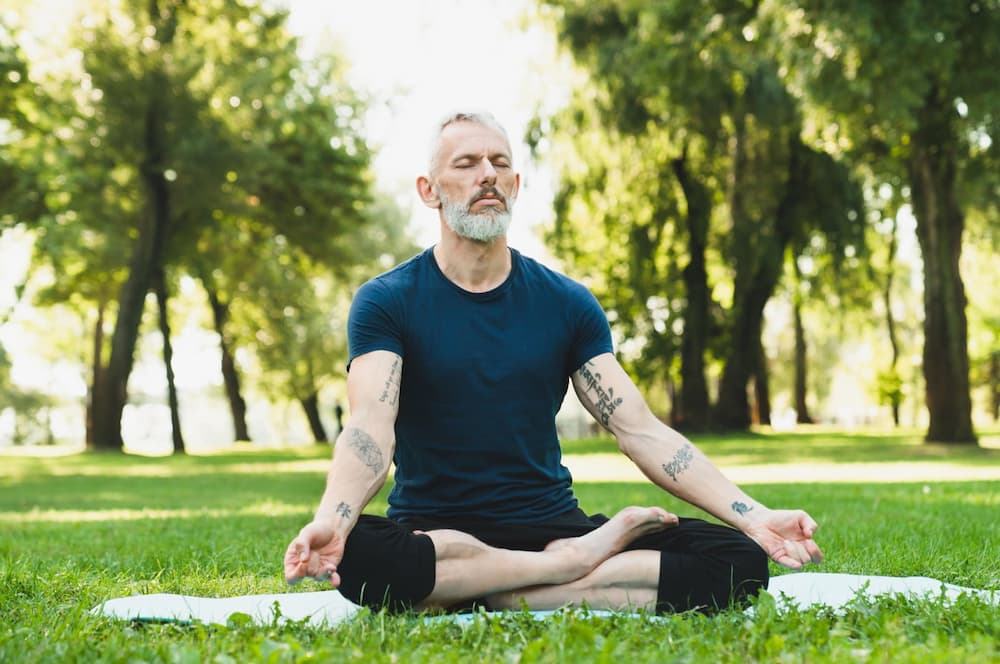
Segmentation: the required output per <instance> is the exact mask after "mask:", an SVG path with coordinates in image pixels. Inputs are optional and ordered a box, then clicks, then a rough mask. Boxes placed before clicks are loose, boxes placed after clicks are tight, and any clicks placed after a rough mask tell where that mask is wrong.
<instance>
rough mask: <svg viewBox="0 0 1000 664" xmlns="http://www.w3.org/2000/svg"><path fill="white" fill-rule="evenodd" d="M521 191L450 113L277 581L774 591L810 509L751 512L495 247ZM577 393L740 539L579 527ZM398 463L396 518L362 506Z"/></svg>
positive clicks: (627, 605)
mask: <svg viewBox="0 0 1000 664" xmlns="http://www.w3.org/2000/svg"><path fill="white" fill-rule="evenodd" d="M519 186H520V175H519V174H518V173H516V172H515V171H514V170H513V161H512V156H511V147H510V142H509V140H508V138H507V135H506V132H505V131H504V130H503V128H502V127H501V126H500V125H499V124H498V123H497V122H496V120H495V119H493V117H492V116H490V115H488V114H464V113H461V114H456V115H453V116H451V117H450V118H448V119H447V120H446V121H445V122H443V123H442V125H441V127H440V131H439V133H438V136H437V140H436V143H435V145H434V149H433V153H432V156H431V161H430V167H429V171H428V175H427V176H421V177H420V178H418V179H417V191H418V193H419V195H420V198H421V199H422V201H423V202H424V204H425V205H427V206H428V207H430V208H434V209H437V210H438V213H439V217H440V226H441V240H440V242H439V243H438V244H437V245H435V246H434V247H432V248H431V249H428V250H426V251H425V252H423V253H421V254H419V255H417V256H415V257H414V258H412V259H410V260H408V261H406V262H405V263H403V264H402V265H400V266H397V267H396V268H395V269H393V270H391V271H389V272H387V273H385V274H383V275H381V276H379V277H376V278H375V279H372V280H371V281H369V282H368V283H366V284H365V285H364V286H362V287H361V289H359V291H358V293H357V295H356V297H355V300H354V302H353V304H352V307H351V315H350V318H349V322H348V337H349V345H350V352H349V355H350V357H349V364H348V370H349V373H348V392H349V399H350V409H351V419H350V421H349V423H348V426H347V427H346V429H345V430H344V431H343V432H342V433H341V434H340V435H339V436H338V438H337V443H336V446H335V449H334V455H333V461H332V463H331V466H330V471H329V475H328V478H327V485H326V490H325V491H324V493H323V497H322V500H321V502H320V505H319V508H318V509H317V512H316V516H315V518H314V519H313V521H312V522H311V523H309V524H308V525H306V526H305V527H304V528H303V529H302V530H301V531H300V533H299V534H298V536H297V537H296V538H295V539H293V540H292V542H291V543H290V544H289V546H288V549H287V551H286V554H285V559H284V567H285V577H286V579H287V580H288V581H289V583H295V582H297V581H299V580H301V579H303V578H305V577H309V578H314V579H318V580H327V579H328V580H329V581H330V583H332V584H333V585H334V586H337V587H339V588H340V590H341V592H342V593H343V594H344V595H345V596H346V597H348V598H349V599H351V600H353V601H355V602H358V603H361V604H365V605H369V606H372V607H383V606H385V607H388V608H390V609H393V610H399V609H407V608H416V609H440V608H444V609H447V608H455V607H461V606H468V605H470V604H472V603H479V604H483V605H485V606H487V607H489V608H506V607H518V606H521V603H522V602H526V603H527V605H528V606H529V607H531V608H532V609H550V608H556V607H559V606H564V605H567V604H581V603H586V604H587V605H588V606H590V607H592V608H610V609H633V610H634V609H645V610H651V611H652V610H655V611H661V612H663V611H685V610H690V609H697V610H703V611H712V610H716V609H720V608H724V607H726V606H728V605H730V604H731V603H733V602H734V601H735V602H739V601H740V600H742V599H744V598H745V597H746V596H747V595H748V594H751V593H754V592H756V591H757V590H758V589H760V588H761V587H764V586H766V584H767V579H768V571H767V556H768V555H769V556H770V557H771V559H773V560H775V561H776V562H778V563H780V564H782V565H786V566H788V567H791V568H794V569H799V568H801V567H802V565H803V564H804V563H807V562H819V560H820V559H821V555H822V554H821V552H820V550H819V548H818V546H817V545H816V543H815V542H814V541H813V533H814V532H815V530H816V523H815V522H814V521H813V520H812V518H810V517H809V515H808V514H806V513H805V512H802V511H788V510H783V511H776V510H770V509H768V508H767V507H765V506H764V505H762V504H760V503H759V502H757V501H755V500H753V499H752V498H751V497H750V496H748V495H747V494H746V493H744V492H742V491H741V490H740V489H738V488H737V487H736V486H734V485H733V484H732V483H731V482H730V481H729V480H727V479H726V478H725V477H724V476H723V475H722V474H721V473H720V472H719V471H718V470H717V469H716V468H715V467H714V466H713V465H712V464H711V463H710V462H709V461H708V459H707V458H706V457H705V456H704V455H703V454H702V453H701V452H700V451H699V450H698V449H697V448H695V446H694V445H693V444H692V443H691V442H690V441H688V440H687V439H685V438H684V437H683V436H681V435H680V434H678V433H677V432H675V431H674V430H672V429H670V428H669V427H667V426H666V425H664V424H663V423H662V422H660V421H659V420H658V419H657V418H656V417H654V416H653V414H652V413H651V411H650V410H649V408H648V407H647V406H646V404H645V403H644V401H643V399H642V398H641V396H640V394H639V391H638V389H637V388H636V386H635V385H634V384H633V383H632V381H631V379H630V378H629V377H628V375H627V374H626V373H625V372H624V370H623V369H622V368H621V366H620V365H619V364H618V362H617V360H616V359H615V356H614V355H613V354H612V346H611V335H610V330H609V327H608V323H607V319H606V317H605V315H604V312H603V311H602V310H601V308H600V306H599V305H598V303H597V301H596V300H595V299H594V297H593V296H592V295H591V294H590V293H589V291H587V290H586V289H585V288H584V287H583V286H581V285H579V284H577V283H576V282H574V281H571V280H570V279H568V278H567V277H564V276H562V275H560V274H558V273H556V272H553V271H551V270H549V269H547V268H545V267H543V266H541V265H540V264H538V263H537V262H535V261H532V260H530V259H528V258H526V257H524V256H522V255H521V254H520V253H518V252H517V251H515V250H513V249H511V248H509V247H508V245H507V240H506V232H507V227H508V225H509V223H510V219H511V209H512V207H513V204H514V201H515V200H516V198H517V193H518V187H519ZM569 382H572V384H573V388H574V390H575V391H576V394H577V395H578V397H579V398H580V400H581V401H582V403H583V404H584V406H585V407H586V408H587V410H588V411H589V412H590V413H591V414H592V415H593V416H594V417H595V418H596V419H597V420H598V422H600V424H601V425H603V426H604V427H605V428H606V429H607V430H608V431H610V432H611V433H612V434H613V435H614V436H615V438H616V440H617V443H618V446H619V448H620V449H621V451H622V452H623V453H624V454H625V455H627V456H628V457H629V458H630V459H631V460H632V461H633V462H634V463H635V464H636V465H637V466H638V467H639V468H640V469H641V470H642V471H643V472H644V473H645V474H646V476H647V477H649V478H650V480H652V481H653V482H654V483H655V484H657V485H659V486H660V487H662V488H663V489H665V490H666V491H669V492H670V493H672V494H674V495H675V496H678V497H679V498H681V499H683V500H685V501H687V502H690V503H692V504H693V505H696V506H698V507H700V508H702V509H704V510H705V511H707V512H709V513H710V514H712V515H714V516H716V517H717V518H719V519H720V520H722V521H724V522H726V523H728V524H729V525H730V526H732V528H727V527H724V526H719V525H714V524H709V523H706V522H704V521H700V520H697V519H679V518H678V517H677V516H675V515H673V514H668V513H667V512H665V511H664V510H662V509H660V508H657V507H628V508H625V509H624V510H622V511H621V512H619V513H618V514H616V515H615V516H614V517H612V518H611V519H607V518H606V517H603V516H601V515H597V516H594V517H588V516H586V515H585V514H584V513H583V512H582V511H581V510H580V509H579V507H578V506H577V501H576V498H575V497H574V496H573V492H572V488H571V479H570V475H569V472H568V471H567V470H566V468H565V467H564V466H563V465H562V464H561V454H560V448H559V441H558V438H557V436H556V428H555V414H556V411H557V410H558V409H559V406H560V404H561V402H562V399H563V396H564V395H565V392H566V389H567V384H568V383H569ZM390 459H392V460H394V461H395V464H396V472H395V478H394V481H395V484H394V487H393V490H392V494H391V496H390V498H389V504H390V507H389V513H388V518H382V517H376V516H371V515H361V511H362V509H363V508H364V507H365V505H367V503H368V501H369V500H371V498H372V497H373V496H374V495H375V493H376V492H377V491H378V490H379V489H380V488H381V486H382V484H383V483H384V481H385V479H386V475H387V472H388V469H389V461H390ZM765 552H766V555H765Z"/></svg>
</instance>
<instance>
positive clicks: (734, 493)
mask: <svg viewBox="0 0 1000 664" xmlns="http://www.w3.org/2000/svg"><path fill="white" fill-rule="evenodd" d="M572 379H573V388H574V389H575V390H576V393H577V396H578V397H579V398H580V401H581V402H582V403H583V405H584V406H585V407H586V408H587V410H588V411H589V412H590V413H591V415H593V416H594V418H595V419H597V421H598V422H600V423H601V425H602V426H604V428H606V429H607V430H608V431H610V432H611V433H612V434H613V435H614V436H615V439H616V440H617V442H618V447H619V449H621V451H622V452H623V453H624V454H625V455H626V456H628V457H629V458H630V459H631V460H632V461H633V462H634V463H635V464H636V465H637V466H638V467H639V469H640V470H642V472H643V473H644V474H645V475H646V477H648V478H649V479H650V480H652V481H653V482H654V483H655V484H657V485H658V486H660V487H661V488H663V489H665V490H666V491H668V492H670V493H671V494H673V495H675V496H677V497H678V498H680V499H682V500H685V501H687V502H689V503H691V504H692V505H695V506H696V507H699V508H701V509H703V510H705V511H706V512H708V513H709V514H711V515H713V516H715V517H716V518H718V519H720V520H721V521H724V522H725V523H728V524H729V525H731V526H733V527H735V528H738V529H740V530H742V531H743V532H745V533H747V534H748V535H750V536H751V537H753V538H754V539H755V540H756V541H757V542H758V543H759V544H760V545H761V546H762V547H763V548H764V549H765V550H766V551H767V552H768V554H769V555H771V557H772V558H774V560H775V561H777V562H779V563H781V564H784V565H787V566H789V567H793V568H798V567H801V564H802V563H805V562H809V561H812V562H818V561H819V560H820V558H821V553H820V551H819V548H818V547H817V546H816V544H815V542H813V540H812V533H813V531H815V529H816V523H815V522H814V521H813V520H812V518H811V517H809V515H808V514H806V513H805V512H801V511H775V510H770V509H768V508H767V507H766V506H764V505H763V504H761V503H759V502H758V501H756V500H754V499H753V498H751V497H750V496H749V495H748V494H746V493H745V492H744V491H742V490H741V489H740V488H739V487H737V486H736V485H735V484H733V483H732V482H731V481H730V480H729V479H728V478H726V477H725V475H723V474H722V473H721V472H720V471H719V469H718V468H716V467H715V465H713V464H712V462H711V461H709V460H708V457H706V456H705V455H704V454H703V453H702V452H701V450H699V449H698V448H697V447H696V446H695V445H694V443H692V442H691V441H689V440H688V439H687V438H685V437H684V436H682V435H681V434H679V433H678V432H676V431H674V430H673V429H672V428H670V427H669V426H667V425H666V424H664V423H662V422H660V420H658V419H657V418H656V417H655V416H654V415H653V413H652V412H651V411H650V410H649V407H648V406H647V405H646V402H645V400H644V399H643V398H642V396H641V395H640V393H639V390H638V388H636V386H635V384H634V383H633V382H632V379H631V378H629V376H628V374H626V373H625V371H624V369H622V368H621V365H619V364H618V361H617V360H616V359H615V357H614V356H613V355H611V354H610V353H607V354H604V355H599V356H597V357H595V358H593V359H592V360H590V361H589V362H587V363H585V364H584V365H583V366H582V367H580V368H579V369H578V370H577V371H576V372H575V373H574V374H573V377H572Z"/></svg>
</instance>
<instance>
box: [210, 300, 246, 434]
mask: <svg viewBox="0 0 1000 664" xmlns="http://www.w3.org/2000/svg"><path fill="white" fill-rule="evenodd" d="M205 290H206V291H207V292H208V302H209V304H210V305H211V307H212V320H213V322H214V325H215V332H216V334H218V335H219V348H220V350H221V351H222V382H223V384H224V385H225V388H226V399H227V400H228V401H229V412H230V413H231V414H232V417H233V436H234V439H235V440H250V432H249V430H248V429H247V404H246V401H245V400H244V399H243V394H242V393H241V390H240V375H239V372H238V371H237V369H236V360H235V358H234V357H233V352H232V350H231V349H230V344H229V342H228V341H227V339H226V332H225V328H226V321H227V320H228V318H229V305H227V304H224V303H223V302H222V300H221V299H220V298H219V293H218V291H216V290H215V289H214V288H209V287H208V286H206V287H205Z"/></svg>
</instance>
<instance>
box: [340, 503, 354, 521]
mask: <svg viewBox="0 0 1000 664" xmlns="http://www.w3.org/2000/svg"><path fill="white" fill-rule="evenodd" d="M337 514H339V515H340V516H342V517H344V518H345V519H350V518H351V506H350V505H348V504H347V503H340V504H339V505H337Z"/></svg>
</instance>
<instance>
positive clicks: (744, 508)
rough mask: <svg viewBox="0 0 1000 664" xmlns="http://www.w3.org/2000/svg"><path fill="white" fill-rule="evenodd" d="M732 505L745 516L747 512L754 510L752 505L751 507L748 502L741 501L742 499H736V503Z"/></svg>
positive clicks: (734, 509)
mask: <svg viewBox="0 0 1000 664" xmlns="http://www.w3.org/2000/svg"><path fill="white" fill-rule="evenodd" d="M730 507H732V508H733V511H734V512H736V513H737V514H739V515H740V516H743V515H744V514H746V513H747V512H749V511H751V510H753V508H752V507H750V506H749V505H747V504H746V503H741V502H740V501H736V502H735V503H733V504H732V505H730Z"/></svg>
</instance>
